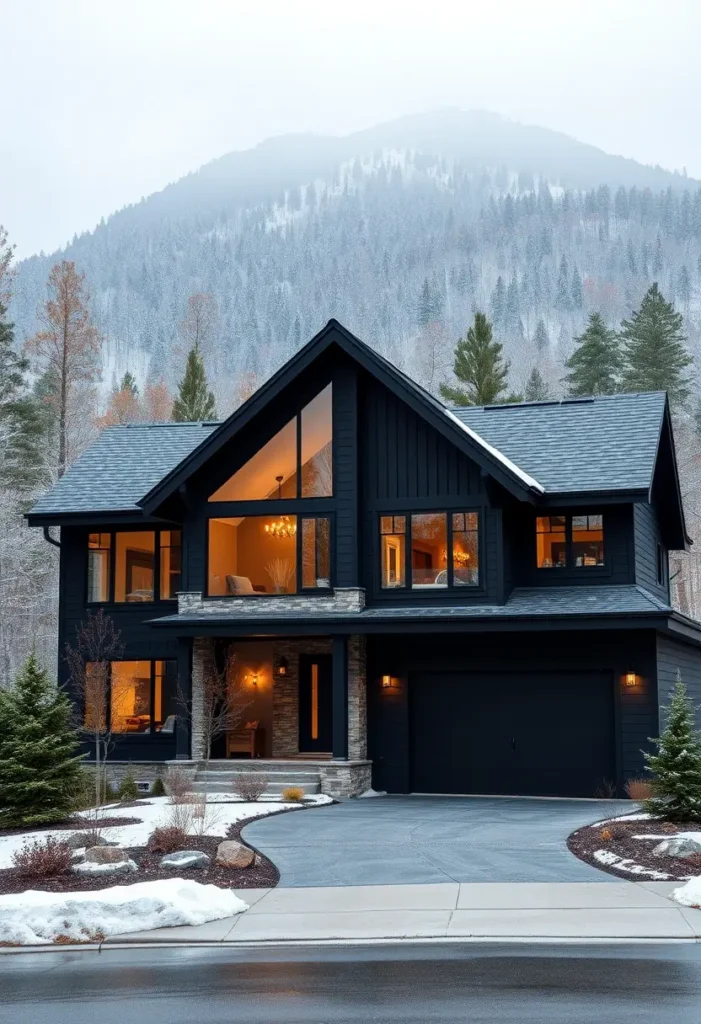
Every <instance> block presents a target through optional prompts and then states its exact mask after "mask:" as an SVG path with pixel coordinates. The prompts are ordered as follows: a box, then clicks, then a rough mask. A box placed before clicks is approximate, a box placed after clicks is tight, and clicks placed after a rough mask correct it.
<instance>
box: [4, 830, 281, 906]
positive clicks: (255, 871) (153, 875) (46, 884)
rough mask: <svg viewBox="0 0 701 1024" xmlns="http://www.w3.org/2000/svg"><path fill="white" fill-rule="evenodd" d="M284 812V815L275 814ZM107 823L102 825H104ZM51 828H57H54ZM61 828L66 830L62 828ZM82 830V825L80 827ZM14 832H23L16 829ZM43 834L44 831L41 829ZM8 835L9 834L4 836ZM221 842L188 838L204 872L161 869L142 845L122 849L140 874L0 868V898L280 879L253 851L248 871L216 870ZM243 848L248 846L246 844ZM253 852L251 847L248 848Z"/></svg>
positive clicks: (245, 885) (268, 883)
mask: <svg viewBox="0 0 701 1024" xmlns="http://www.w3.org/2000/svg"><path fill="white" fill-rule="evenodd" d="M277 813H285V812H277ZM257 820H259V819H257V818H255V817H254V818H246V819H245V820H243V821H237V822H236V824H234V825H232V826H231V828H230V829H229V831H228V833H227V836H226V838H227V839H238V840H239V841H240V842H243V840H242V839H241V830H242V829H243V828H245V827H246V825H248V824H249V822H251V821H257ZM135 821H138V819H126V818H119V819H109V824H113V825H125V824H132V823H134V822H135ZM107 823H108V822H107V821H105V822H101V824H105V825H106V824H107ZM51 827H52V828H57V827H59V826H57V825H53V826H51ZM60 827H61V828H64V827H67V826H65V825H61V826H60ZM82 827H83V828H85V825H84V824H83V826H82ZM17 831H22V830H21V829H18V830H17ZM43 831H45V830H43ZM4 834H9V833H4ZM221 842H222V838H221V836H201V837H198V836H190V838H189V840H188V849H189V850H201V851H202V852H203V853H207V854H209V856H210V857H211V864H210V865H209V867H208V868H205V869H204V870H202V869H200V870H195V869H190V870H183V869H178V870H165V869H164V870H161V869H160V868H159V867H158V864H159V861H160V859H161V856H162V854H154V853H149V852H148V851H147V850H146V847H145V846H137V847H133V848H131V849H125V851H124V852H125V856H128V857H130V858H131V859H132V860H133V861H135V862H136V864H138V865H139V871H138V872H134V873H133V874H130V875H102V876H100V875H92V876H84V875H74V874H72V873H70V874H66V875H55V876H54V877H52V878H28V877H27V876H26V875H20V873H19V872H18V871H17V869H16V868H5V869H0V895H1V894H5V893H16V892H24V891H25V890H26V889H39V890H41V891H42V892H80V891H86V892H87V891H95V890H98V889H108V888H111V887H112V886H114V885H133V884H134V883H135V882H154V881H156V880H157V879H161V878H188V879H191V880H192V881H193V882H202V884H203V885H218V886H219V887H220V888H221V889H257V888H265V889H272V888H273V887H274V886H276V885H277V884H278V882H279V880H280V874H279V872H278V869H277V868H276V867H275V865H274V864H273V862H272V861H270V860H268V858H267V857H265V856H264V855H263V854H262V853H258V851H257V850H256V854H257V857H256V860H255V862H254V863H253V864H252V865H251V866H250V867H249V868H242V869H239V870H230V869H228V868H221V867H218V866H217V865H216V864H215V863H214V860H215V857H216V853H217V846H218V845H219V843H221ZM244 845H246V846H248V845H249V844H248V843H245V844H244ZM251 849H253V847H251Z"/></svg>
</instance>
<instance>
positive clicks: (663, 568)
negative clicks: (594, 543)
mask: <svg viewBox="0 0 701 1024" xmlns="http://www.w3.org/2000/svg"><path fill="white" fill-rule="evenodd" d="M605 553H606V549H605V548H604V554H605ZM656 556H657V557H656V562H657V564H656V569H657V585H658V587H666V586H667V574H668V571H669V562H668V560H667V552H666V550H665V547H664V545H663V544H660V542H659V541H658V542H657V552H656Z"/></svg>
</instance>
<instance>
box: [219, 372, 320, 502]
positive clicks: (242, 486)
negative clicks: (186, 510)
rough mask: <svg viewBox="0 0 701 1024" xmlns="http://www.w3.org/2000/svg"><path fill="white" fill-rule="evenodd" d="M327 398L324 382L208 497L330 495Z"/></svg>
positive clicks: (257, 498) (254, 498)
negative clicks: (308, 399)
mask: <svg viewBox="0 0 701 1024" xmlns="http://www.w3.org/2000/svg"><path fill="white" fill-rule="evenodd" d="M332 398H333V395H332V387H331V384H329V385H327V387H325V388H324V389H323V391H321V392H319V394H318V395H317V396H316V397H315V398H314V399H312V401H311V402H309V403H308V404H307V405H305V406H304V408H303V409H302V411H301V412H300V413H299V414H298V415H297V416H294V417H293V418H292V419H291V420H290V421H289V422H288V423H286V424H285V426H284V427H283V428H282V429H281V430H279V431H278V432H277V433H276V434H275V435H274V436H273V437H272V438H271V439H270V440H269V441H268V442H267V443H266V444H264V445H263V447H262V448H260V449H259V450H258V451H257V452H256V453H255V455H253V456H252V457H251V458H250V459H249V460H248V461H247V462H246V463H244V465H243V466H241V468H240V469H238V470H236V472H235V473H234V474H233V476H230V477H229V479H228V480H227V481H226V482H225V483H223V484H222V485H221V487H219V488H217V490H216V491H215V492H214V493H213V494H212V495H211V497H210V498H209V500H210V501H266V500H273V499H276V498H328V497H331V495H332V494H333V459H332V432H333V422H332Z"/></svg>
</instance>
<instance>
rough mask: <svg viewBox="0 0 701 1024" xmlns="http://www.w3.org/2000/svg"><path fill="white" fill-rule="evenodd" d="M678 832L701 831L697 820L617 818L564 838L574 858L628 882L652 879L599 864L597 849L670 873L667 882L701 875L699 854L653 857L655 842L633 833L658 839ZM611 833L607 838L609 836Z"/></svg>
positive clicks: (645, 875)
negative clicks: (596, 855)
mask: <svg viewBox="0 0 701 1024" xmlns="http://www.w3.org/2000/svg"><path fill="white" fill-rule="evenodd" d="M678 832H701V825H699V823H698V822H683V821H682V822H678V823H676V822H675V823H674V824H671V823H670V822H666V821H656V820H654V819H646V820H643V821H640V820H638V821H626V820H625V818H619V819H616V820H615V821H607V822H606V823H605V824H598V825H585V826H583V827H582V828H580V829H577V831H576V832H573V833H572V835H571V836H569V838H568V840H567V846H568V848H569V850H570V852H571V853H573V854H574V855H575V857H579V859H580V860H583V861H585V862H586V863H587V864H591V865H592V867H595V868H598V869H599V871H605V872H607V874H609V875H615V876H616V878H626V879H628V881H639V882H645V881H654V880H655V879H654V878H651V876H650V875H649V874H644V873H642V872H641V873H639V874H634V873H633V872H631V871H624V870H621V869H620V868H619V867H617V866H616V865H615V864H602V863H600V862H599V861H598V860H595V858H594V852H595V851H596V850H608V851H609V852H610V853H614V854H616V856H618V857H623V858H626V859H630V860H632V861H634V862H635V863H636V864H639V865H640V866H641V867H642V868H645V869H646V870H647V871H650V872H653V871H658V872H664V874H666V875H669V880H670V881H675V880H677V879H686V878H689V877H690V876H692V875H701V855H699V854H695V855H693V856H692V857H691V858H686V857H665V856H662V857H656V856H653V853H652V851H653V849H654V848H655V846H656V845H657V843H656V841H655V840H654V839H634V838H633V836H636V835H646V836H652V835H654V836H659V837H660V841H662V839H665V838H669V836H671V835H675V834H676V833H678ZM609 833H610V837H609Z"/></svg>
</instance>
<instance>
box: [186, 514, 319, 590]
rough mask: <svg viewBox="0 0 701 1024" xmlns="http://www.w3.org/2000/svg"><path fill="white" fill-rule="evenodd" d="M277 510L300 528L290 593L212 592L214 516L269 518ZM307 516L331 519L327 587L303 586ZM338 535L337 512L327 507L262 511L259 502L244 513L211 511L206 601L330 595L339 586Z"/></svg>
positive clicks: (207, 551)
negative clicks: (253, 509) (212, 528)
mask: <svg viewBox="0 0 701 1024" xmlns="http://www.w3.org/2000/svg"><path fill="white" fill-rule="evenodd" d="M290 500H291V499H287V501H290ZM315 500H317V501H318V500H319V499H315ZM327 500H328V499H327ZM247 504H249V505H250V502H249V503H247ZM227 506H228V508H229V509H231V508H232V504H231V503H230V502H228V503H227ZM276 514H280V515H283V514H284V515H289V516H294V517H295V520H296V526H297V529H296V532H295V559H296V564H295V590H294V591H293V592H292V593H291V594H268V593H265V594H262V593H259V592H256V593H253V594H210V592H209V546H210V530H209V523H210V520H212V519H239V518H243V519H269V518H270V517H271V516H274V515H276ZM305 519H315V520H319V519H326V520H328V524H329V586H328V587H304V586H302V582H303V566H302V534H303V529H304V528H303V526H302V522H303V521H304V520H305ZM335 536H336V533H335V516H334V514H333V512H331V511H327V510H321V511H316V510H313V511H312V510H311V509H310V510H309V512H308V513H307V514H305V513H304V512H303V511H302V510H301V509H299V508H297V509H296V510H295V511H290V512H284V513H283V512H280V513H278V511H277V509H272V508H270V509H268V511H266V512H261V511H260V506H258V507H257V509H256V511H255V512H245V513H244V512H238V513H237V512H235V511H229V512H228V513H227V515H209V516H207V519H206V521H205V580H206V593H205V594H204V595H203V596H204V599H205V600H206V601H226V600H228V599H230V598H232V597H235V598H236V599H237V600H238V599H241V598H243V599H246V600H254V601H260V600H263V601H264V600H265V599H266V598H268V599H269V598H271V597H274V598H282V599H283V600H285V599H286V598H290V597H292V598H294V597H299V596H300V595H304V596H305V597H314V596H323V595H324V594H326V595H327V596H328V595H329V594H332V593H333V591H334V588H335V586H336V568H335V562H336V559H335V557H334V555H335V550H336V543H335Z"/></svg>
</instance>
